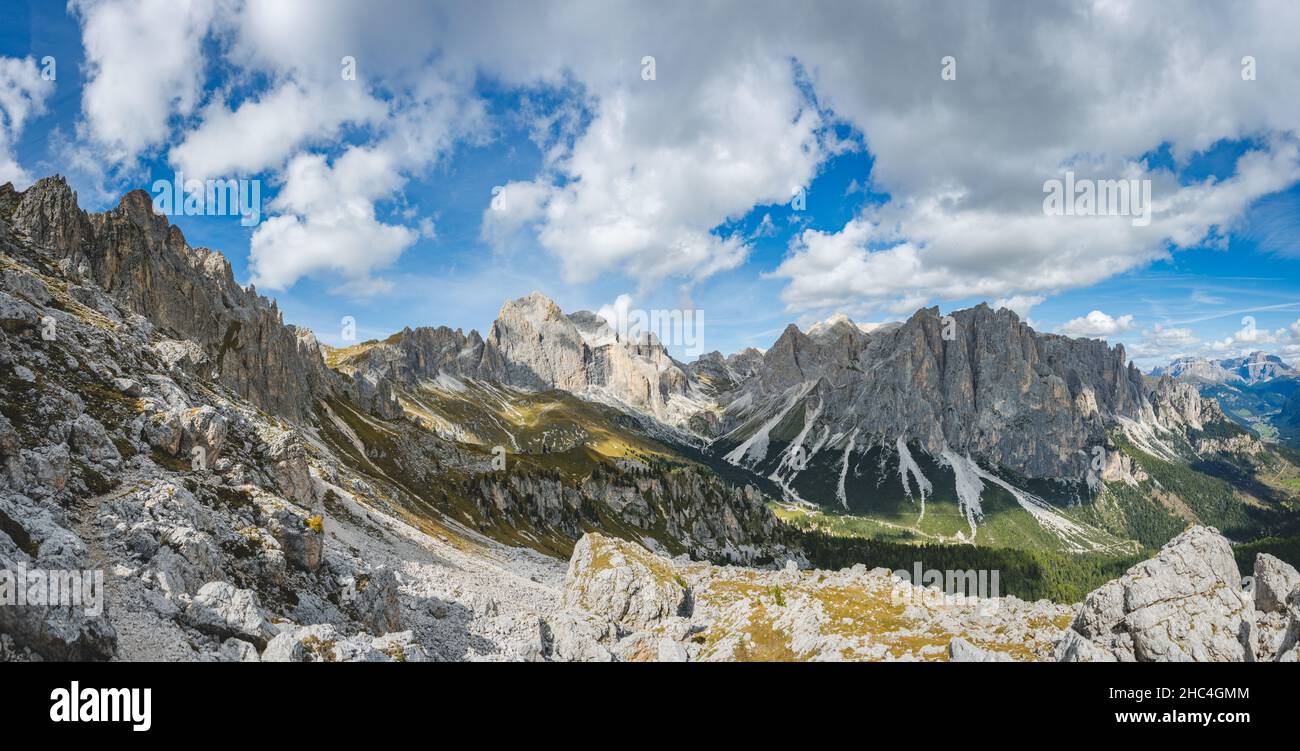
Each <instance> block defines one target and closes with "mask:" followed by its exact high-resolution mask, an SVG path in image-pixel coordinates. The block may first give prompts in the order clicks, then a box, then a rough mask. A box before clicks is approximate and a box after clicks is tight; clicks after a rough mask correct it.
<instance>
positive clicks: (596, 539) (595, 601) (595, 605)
mask: <svg viewBox="0 0 1300 751" xmlns="http://www.w3.org/2000/svg"><path fill="white" fill-rule="evenodd" d="M598 551H599V555H600V556H602V557H604V556H608V558H609V559H610V561H609V565H596V564H597V563H598V562H597V560H596V559H597V553H598ZM562 602H563V605H564V606H565V607H569V608H581V609H583V610H587V611H590V612H593V613H599V614H601V615H603V616H604V617H606V618H608V619H610V620H611V621H613V622H615V623H618V624H619V625H621V626H623V627H625V628H627V629H628V630H629V631H641V630H646V629H649V628H651V627H653V626H654V625H655V624H657V623H659V622H661V621H663V620H665V619H667V618H670V617H672V616H678V615H686V612H685V611H686V606H687V592H686V588H685V587H684V586H682V584H681V582H679V581H678V580H677V579H676V578H675V576H674V574H673V573H672V571H671V569H669V568H668V566H667V565H666V564H665V563H664V562H663V560H662V559H656V558H655V557H654V556H653V555H651V554H650V553H648V552H646V551H644V550H642V549H641V548H639V547H637V546H636V545H634V544H632V543H627V542H623V541H621V540H615V539H612V538H607V537H604V536H602V535H598V534H595V533H587V534H586V535H583V537H582V539H581V540H579V541H578V544H577V545H576V546H574V549H573V557H572V558H570V559H569V570H568V573H567V574H566V575H565V577H564V595H563V598H562Z"/></svg>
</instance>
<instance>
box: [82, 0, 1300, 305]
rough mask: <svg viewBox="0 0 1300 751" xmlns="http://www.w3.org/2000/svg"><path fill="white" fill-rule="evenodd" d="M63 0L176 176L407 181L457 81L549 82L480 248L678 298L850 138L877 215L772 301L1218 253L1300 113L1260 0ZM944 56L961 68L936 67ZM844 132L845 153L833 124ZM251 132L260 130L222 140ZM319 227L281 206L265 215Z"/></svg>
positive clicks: (1084, 278) (108, 90) (809, 262)
mask: <svg viewBox="0 0 1300 751" xmlns="http://www.w3.org/2000/svg"><path fill="white" fill-rule="evenodd" d="M74 2H75V4H74V7H75V8H76V9H77V12H78V14H79V15H80V17H81V19H82V25H83V39H84V42H85V46H86V52H87V55H86V59H87V70H88V76H89V83H88V84H87V87H86V91H85V93H84V97H83V111H84V116H85V123H86V127H87V131H88V133H89V134H90V135H91V136H92V137H93V138H94V139H95V140H96V142H98V143H101V144H104V145H105V148H106V150H107V151H108V153H109V154H110V155H111V156H112V157H113V158H118V159H128V158H131V157H132V156H133V155H135V154H138V153H139V152H141V151H142V150H145V149H148V148H150V147H152V146H154V145H156V144H158V143H159V142H161V141H162V140H163V139H164V138H165V137H166V136H167V134H168V129H169V127H171V124H172V123H179V124H178V125H177V127H179V128H184V129H190V128H191V127H192V128H193V130H186V132H185V133H184V134H183V137H182V138H180V139H178V141H179V143H180V145H179V146H178V147H177V148H176V149H174V151H173V153H172V155H171V156H172V159H173V162H174V163H177V164H179V165H185V166H187V167H188V168H192V169H193V170H195V171H196V172H204V171H227V170H228V171H241V170H249V171H252V170H257V169H273V170H277V171H279V170H280V169H281V165H285V164H293V163H295V162H296V161H297V160H298V159H299V158H302V157H310V156H311V155H312V151H311V150H312V149H313V148H315V144H317V142H318V141H319V140H320V139H332V138H335V137H336V136H337V134H338V133H339V132H340V129H342V128H347V127H349V126H350V125H360V126H362V128H363V131H364V132H363V133H361V134H358V138H359V139H360V140H361V141H363V145H364V146H365V147H366V148H367V149H370V150H371V151H373V152H379V151H382V152H384V153H386V154H387V157H386V158H388V159H389V160H391V165H392V168H393V169H394V170H396V171H397V172H398V173H400V174H403V175H407V176H411V175H416V174H418V173H420V172H421V171H422V170H424V169H426V168H427V167H428V165H430V164H432V163H434V162H436V161H437V160H438V159H439V158H441V156H442V155H444V154H445V153H447V152H448V151H449V150H450V149H452V148H454V146H455V145H456V144H457V143H460V142H463V141H465V140H474V139H482V138H484V137H486V136H485V132H490V130H491V124H488V123H487V118H486V115H485V113H484V109H483V107H482V104H481V103H480V102H478V101H477V100H476V99H475V97H474V96H473V95H472V94H471V93H470V92H471V91H472V89H473V87H474V86H475V85H476V82H477V81H482V80H488V81H492V82H493V83H494V84H500V85H501V86H503V87H504V88H506V89H509V90H522V91H524V92H532V91H535V90H541V91H546V92H557V91H558V92H562V93H563V97H562V98H563V100H564V101H563V102H562V103H560V104H559V105H557V106H556V108H554V109H553V110H550V111H546V112H538V113H534V114H535V115H536V123H537V126H538V127H537V134H538V137H539V139H540V140H539V146H542V147H543V148H542V150H543V154H544V166H543V169H542V171H541V174H538V175H536V176H532V177H530V178H525V179H516V180H514V181H512V182H509V183H507V184H505V185H503V186H500V187H501V188H502V190H501V191H499V195H498V196H497V198H500V199H502V200H501V201H500V202H499V203H498V205H496V206H495V207H494V208H492V209H489V210H487V211H485V212H484V214H483V219H482V236H483V237H484V238H486V239H488V240H489V241H492V242H496V243H503V242H505V241H506V240H507V239H508V238H511V237H515V236H517V235H518V234H519V233H524V236H526V237H530V238H533V237H535V239H536V242H537V243H538V244H540V245H541V246H542V247H543V248H544V249H546V250H547V251H549V252H550V253H551V254H552V255H553V256H554V257H555V258H556V259H557V260H558V262H559V266H560V268H561V269H562V270H563V272H564V274H565V276H566V277H567V278H568V279H569V280H571V281H575V282H582V281H588V280H591V279H593V278H594V277H596V276H597V275H601V274H608V273H615V274H623V275H626V276H628V277H631V278H634V279H636V280H638V281H640V282H642V283H643V284H646V285H652V284H655V283H658V282H660V281H662V280H665V279H670V278H672V279H681V280H683V281H685V282H686V283H687V284H690V283H692V282H694V281H698V280H699V279H702V278H705V277H708V276H710V275H712V274H716V273H718V272H720V271H723V270H727V269H731V268H735V267H737V266H739V265H740V264H742V263H744V262H745V261H746V259H747V258H748V254H749V245H748V243H749V242H750V240H751V238H747V237H744V236H737V235H735V234H731V233H730V232H728V231H727V230H725V229H720V228H722V227H725V226H727V224H728V222H729V220H732V219H735V218H737V217H740V216H743V215H745V214H747V213H748V212H749V211H751V210H753V209H754V208H755V207H756V206H757V207H762V206H764V205H766V204H775V203H784V202H785V201H787V200H789V197H790V191H791V189H792V188H794V187H795V186H807V185H808V184H809V183H810V182H811V180H812V179H813V178H814V177H815V176H816V174H817V172H818V170H819V169H820V168H821V167H822V166H823V165H824V164H825V163H826V161H827V160H828V159H829V158H831V157H832V156H833V155H834V154H836V153H841V152H842V151H844V150H845V149H849V148H857V147H858V146H859V145H865V146H866V148H868V149H869V150H870V152H871V156H872V164H873V167H872V170H871V172H870V174H865V175H861V176H857V177H855V180H857V183H856V184H857V185H859V186H861V185H865V184H870V185H871V186H872V190H873V192H879V193H882V194H888V195H889V196H890V200H889V201H888V203H886V204H884V205H876V206H872V207H870V208H868V209H867V210H865V211H864V212H863V213H862V214H861V215H860V216H857V217H854V218H852V219H851V220H849V221H848V222H846V223H845V224H844V225H842V226H841V227H838V228H835V227H832V228H827V227H824V226H822V227H817V228H810V229H806V230H804V231H803V232H801V233H800V234H799V235H798V236H797V237H796V238H795V241H794V242H793V243H792V244H791V247H790V250H789V256H788V257H787V258H786V259H785V261H784V262H783V263H781V264H780V265H779V267H778V268H777V269H776V270H775V273H774V275H773V276H774V278H777V279H782V280H784V281H785V288H784V291H783V292H782V299H783V300H784V302H785V303H786V306H787V307H788V308H789V309H791V310H796V311H804V310H814V309H818V310H824V309H834V308H839V309H845V310H853V311H854V312H855V313H858V314H861V313H863V312H866V311H868V310H873V309H878V310H882V311H888V312H891V313H899V314H903V313H906V312H908V309H909V308H914V307H916V306H919V305H923V304H927V303H930V302H935V301H942V300H953V299H959V298H966V297H977V298H983V299H1004V300H1008V301H1020V303H1021V304H1022V305H1023V303H1024V302H1026V301H1028V300H1031V299H1034V298H1042V297H1046V296H1049V295H1051V294H1054V293H1056V292H1059V291H1061V290H1065V289H1070V288H1077V287H1082V286H1087V285H1090V284H1094V283H1096V282H1099V281H1102V280H1104V279H1107V278H1110V277H1113V276H1115V275H1117V274H1120V273H1123V272H1125V271H1129V270H1132V269H1136V268H1140V267H1143V266H1145V265H1147V264H1149V263H1151V262H1153V261H1155V260H1157V259H1162V258H1167V257H1168V255H1169V253H1170V249H1171V248H1173V249H1177V248H1185V247H1189V246H1193V245H1197V244H1200V243H1218V242H1221V241H1222V235H1223V233H1225V232H1228V231H1230V230H1231V229H1232V228H1233V227H1234V226H1235V225H1236V224H1237V222H1238V221H1239V220H1240V217H1241V216H1242V215H1243V213H1244V212H1245V210H1246V208H1247V207H1248V206H1250V205H1251V204H1252V203H1253V202H1255V201H1257V200H1258V199H1259V198H1260V197H1262V196H1267V195H1269V194H1271V193H1275V192H1277V191H1279V190H1282V189H1285V188H1286V187H1288V186H1290V185H1292V184H1294V183H1295V182H1296V181H1297V179H1300V154H1298V153H1297V149H1296V144H1295V141H1294V135H1293V134H1294V133H1295V131H1296V129H1297V125H1298V124H1300V99H1298V98H1296V97H1295V96H1293V92H1292V91H1291V90H1290V88H1289V87H1290V85H1291V84H1290V79H1289V78H1287V77H1286V76H1285V75H1281V74H1276V73H1272V72H1278V71H1288V70H1297V69H1300V48H1298V47H1297V46H1296V45H1294V44H1293V42H1292V40H1291V39H1290V35H1289V34H1287V33H1286V32H1287V30H1288V29H1291V28H1294V27H1296V26H1297V25H1300V6H1293V5H1285V4H1283V5H1278V4H1275V3H1270V2H1264V1H1262V0H1261V1H1260V2H1255V3H1245V4H1238V5H1233V6H1226V5H1220V4H1212V3H1211V4H1206V3H1187V4H1180V5H1179V6H1178V8H1177V9H1175V10H1171V9H1170V8H1169V7H1168V6H1165V5H1156V4H1151V3H1139V2H1115V1H1114V0H1092V1H1091V2H1066V1H1065V0H1062V1H1060V2H1049V1H1046V0H1045V1H1044V2H1036V3H1033V4H1031V5H1029V6H1024V7H1021V6H1018V5H1017V6H1012V5H1009V4H1007V3H1002V2H996V0H984V1H980V0H976V1H973V2H964V3H959V4H954V5H952V6H945V8H944V11H943V12H935V9H934V7H932V6H930V5H928V4H924V3H914V2H905V1H902V0H900V1H898V2H878V3H870V4H867V3H843V4H824V5H821V6H819V7H818V8H817V11H816V12H807V13H804V12H798V13H792V12H790V10H789V8H787V7H785V6H783V5H781V4H776V3H740V2H735V3H716V4H706V5H701V4H698V3H686V2H682V3H666V4H653V5H649V6H648V5H646V4H638V3H593V4H584V3H560V4H545V5H543V4H537V3H518V4H513V3H492V2H484V3H473V4H469V3H466V4H457V5H455V6H444V5H439V4H433V3H424V2H414V1H413V2H400V1H399V0H386V1H379V2H376V3H365V4H363V3H349V2H309V1H308V0H281V1H280V2H274V3H246V2H242V1H241V0H186V1H184V2H167V3H163V2H162V0H145V3H144V6H143V10H142V11H137V12H133V13H128V12H127V10H126V9H127V5H126V3H124V2H121V1H120V0H74ZM214 8H219V10H214ZM210 35H217V36H218V37H219V38H220V41H221V44H219V45H214V46H215V47H216V48H217V49H218V50H219V54H222V55H223V56H224V57H223V63H224V64H225V65H227V66H232V67H233V68H234V69H236V71H237V79H238V80H239V81H240V82H245V81H267V82H268V83H266V85H265V86H264V87H263V88H261V89H260V90H258V91H256V92H255V93H253V94H252V95H251V96H248V97H244V98H236V99H237V100H238V101H233V100H232V101H227V99H226V98H225V97H219V98H217V99H216V100H215V101H210V102H206V103H204V102H202V101H200V100H201V97H200V93H199V90H198V88H197V86H198V84H197V81H198V76H200V75H201V73H202V71H203V70H204V69H205V68H204V63H205V62H207V61H205V60H204V59H203V55H202V52H203V49H204V45H203V41H204V40H205V39H206V38H208V37H209V36H210ZM1098 49H1106V50H1107V54H1106V55H1105V56H1104V59H1102V58H1098V56H1097V54H1096V50H1098ZM1243 54H1251V55H1253V56H1255V57H1256V59H1257V60H1258V61H1259V66H1260V71H1261V72H1260V75H1259V77H1258V80H1255V81H1249V82H1247V81H1243V80H1242V79H1241V76H1240V67H1239V65H1238V63H1239V61H1240V59H1241V56H1242V55H1243ZM345 55H346V56H353V57H355V59H356V61H357V69H358V80H357V81H356V82H355V83H356V84H358V85H357V86H356V87H355V90H356V91H355V93H343V92H342V91H340V90H339V89H338V88H337V83H336V82H337V79H338V73H339V64H340V59H341V58H342V57H343V56H345ZM947 55H951V56H953V57H955V58H956V60H957V71H958V75H957V80H955V81H944V80H942V79H941V78H940V76H939V71H940V62H939V61H940V59H941V58H943V57H944V56H947ZM645 56H654V57H655V60H656V76H655V78H654V79H653V80H645V79H644V78H643V77H642V75H641V74H642V60H643V58H644V57H645ZM875 71H888V74H887V75H868V74H867V73H870V72H875ZM1133 71H1142V72H1143V75H1141V76H1135V75H1133ZM1189 101H1195V102H1199V103H1202V105H1203V106H1198V107H1195V108H1188V107H1187V106H1186V103H1187V102H1189ZM377 102H382V103H383V104H385V105H386V110H385V111H384V112H383V113H382V114H380V113H378V112H377V110H376V103H377ZM840 124H843V125H847V126H849V127H848V130H849V131H850V132H852V133H853V134H854V136H853V140H852V141H843V140H841V139H840V138H838V137H837V136H836V135H835V132H834V130H833V129H832V127H831V126H832V125H840ZM1027 124H1032V127H1027ZM245 126H248V130H256V131H258V135H257V136H256V137H254V138H251V139H250V140H249V141H248V143H247V144H244V146H245V147H246V148H244V149H243V150H242V151H240V150H230V149H228V148H227V147H228V145H229V144H230V143H231V140H230V139H231V137H232V136H231V134H232V133H235V132H237V131H238V129H240V128H244V127H245ZM252 126H257V127H256V128H254V127H252ZM1287 134H1292V135H1287ZM1246 138H1249V139H1251V142H1252V143H1253V144H1255V148H1254V150H1253V151H1252V152H1250V153H1249V154H1247V155H1246V156H1244V157H1242V158H1241V159H1240V160H1239V162H1238V164H1237V166H1236V170H1235V172H1234V173H1233V174H1232V175H1231V176H1230V177H1227V178H1226V179H1213V178H1210V179H1206V180H1204V181H1202V182H1199V183H1192V184H1184V183H1183V182H1182V181H1180V179H1179V176H1178V175H1176V174H1174V173H1171V172H1168V171H1165V170H1162V169H1155V168H1153V167H1152V166H1151V165H1149V164H1147V163H1146V162H1144V161H1142V157H1143V155H1144V154H1146V153H1148V152H1150V151H1153V150H1156V149H1159V148H1161V147H1162V146H1167V147H1168V150H1169V153H1171V154H1172V155H1173V157H1174V160H1175V163H1176V164H1177V165H1182V164H1184V163H1185V161H1186V159H1187V158H1188V156H1189V155H1192V154H1194V153H1196V152H1197V151H1200V150H1203V149H1206V148H1208V147H1210V146H1211V145H1213V144H1215V143H1216V142H1219V141H1220V140H1223V139H1246ZM329 156H334V157H335V158H336V159H337V158H338V157H337V156H336V155H335V154H330V155H329ZM335 164H337V162H335ZM1066 169H1070V170H1073V171H1075V172H1077V173H1078V174H1079V175H1081V176H1085V177H1097V178H1119V177H1127V178H1134V179H1149V180H1151V181H1152V188H1153V205H1152V210H1153V217H1152V222H1151V224H1150V225H1148V226H1145V227H1142V226H1135V225H1134V224H1133V222H1131V221H1130V220H1129V218H1128V217H1104V218H1093V217H1050V216H1045V215H1044V214H1043V211H1042V192H1041V187H1042V184H1043V181H1044V180H1046V179H1049V178H1053V177H1060V176H1061V174H1062V172H1063V171H1065V170H1066ZM281 177H282V179H284V180H285V182H286V184H287V183H288V181H289V179H290V178H288V177H285V176H283V175H282V176H281ZM859 177H860V178H861V179H860V180H858V178H859ZM383 198H384V196H382V195H374V196H370V197H369V199H368V200H374V201H377V200H382V199H383ZM488 199H489V196H483V200H484V202H485V203H486V202H487V201H488ZM369 208H370V211H369V213H372V214H373V205H371V206H370V207H369ZM322 210H323V211H325V213H326V214H327V215H333V214H334V213H335V211H336V209H335V208H334V207H324V208H322ZM361 213H363V214H364V213H367V212H366V211H362V212H361ZM310 221H311V216H310V215H309V214H308V213H301V214H295V215H294V216H293V217H288V216H286V217H285V219H284V221H282V222H279V223H278V226H279V227H281V228H289V227H295V226H304V227H305V226H306V224H309V223H310ZM295 222H296V223H297V224H295ZM372 229H373V228H372ZM268 231H269V229H268V230H266V231H263V233H262V237H263V238H266V237H270V235H269V234H266V232H268ZM412 231H414V230H412ZM395 244H397V245H400V243H395ZM291 247H300V245H299V244H293V245H291ZM263 262H264V263H267V264H270V263H271V261H270V259H263V260H260V261H259V263H263ZM288 267H289V269H290V270H289V271H287V272H285V273H282V274H270V269H271V268H272V266H270V265H268V266H266V269H267V270H268V274H270V276H269V277H268V278H278V279H291V278H295V274H294V272H292V268H296V267H295V266H294V265H293V264H288ZM320 267H321V263H315V264H303V265H301V268H303V269H308V268H320ZM340 267H341V268H342V267H350V266H349V265H348V264H341V265H340ZM373 268H377V267H371V268H370V269H368V270H367V271H366V273H369V271H370V270H373ZM1028 307H1029V306H1028V305H1024V309H1025V311H1027V310H1028Z"/></svg>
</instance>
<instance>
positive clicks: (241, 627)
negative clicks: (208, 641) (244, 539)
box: [185, 582, 277, 648]
mask: <svg viewBox="0 0 1300 751" xmlns="http://www.w3.org/2000/svg"><path fill="white" fill-rule="evenodd" d="M185 615H186V617H187V618H188V619H189V621H190V623H191V624H192V625H193V626H194V627H195V628H196V629H198V630H200V631H203V632H206V633H210V634H214V635H216V636H220V637H223V638H236V639H242V640H245V641H248V642H251V643H252V644H254V645H256V646H257V647H259V648H264V647H265V646H266V643H267V642H268V641H269V640H270V639H272V638H273V637H274V636H275V635H276V633H277V631H276V629H275V628H273V627H272V626H271V623H270V621H269V620H268V619H267V613H266V611H265V610H263V609H262V605H261V603H260V602H258V599H257V593H256V592H253V591H252V590H248V589H238V588H236V587H235V586H234V585H231V584H229V583H227V582H209V583H207V584H204V585H203V586H202V587H201V588H200V589H199V591H198V594H196V595H195V596H194V600H193V601H192V602H191V603H190V606H189V608H188V609H187V610H186V613H185Z"/></svg>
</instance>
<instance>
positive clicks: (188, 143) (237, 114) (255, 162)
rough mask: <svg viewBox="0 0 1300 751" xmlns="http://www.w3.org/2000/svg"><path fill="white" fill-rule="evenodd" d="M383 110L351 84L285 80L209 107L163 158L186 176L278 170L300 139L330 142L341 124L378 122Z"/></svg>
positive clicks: (384, 110)
mask: <svg viewBox="0 0 1300 751" xmlns="http://www.w3.org/2000/svg"><path fill="white" fill-rule="evenodd" d="M386 110H387V107H386V106H385V105H384V104H383V103H382V102H380V101H378V100H376V99H374V98H373V97H371V96H370V95H369V94H367V93H366V92H365V90H364V89H362V88H361V87H360V86H358V85H356V84H355V83H354V82H348V81H342V80H339V81H338V83H337V84H334V85H332V86H329V87H323V86H313V87H311V88H306V87H303V86H301V85H299V84H297V83H293V82H287V83H284V84H282V85H280V86H279V87H278V88H276V89H274V90H272V91H270V92H268V93H267V94H266V95H264V96H262V97H261V98H259V99H255V100H250V101H246V102H244V103H243V104H241V105H240V106H239V107H238V108H237V109H234V110H231V109H230V108H229V107H228V106H227V105H226V103H225V102H222V101H214V102H212V103H210V104H209V105H208V106H207V107H206V108H205V109H204V111H203V113H202V123H201V124H200V125H199V127H197V128H196V129H194V130H192V131H190V132H189V134H188V135H187V136H186V137H185V140H184V141H183V142H181V143H180V144H179V145H177V146H176V147H175V148H173V149H172V150H171V153H170V157H169V158H170V160H171V163H172V165H173V166H175V167H176V168H177V169H179V170H181V171H182V172H184V173H185V176H186V177H187V178H190V177H193V178H197V179H200V180H204V179H207V178H210V177H211V178H218V177H233V176H237V175H248V174H255V173H258V172H261V171H263V170H266V169H270V168H279V167H280V166H281V165H282V164H283V163H284V161H285V160H286V159H287V158H288V157H289V155H290V154H292V153H293V152H294V150H296V149H297V148H298V147H300V146H301V145H303V144H304V142H306V141H309V140H321V139H326V138H333V137H335V136H337V134H338V132H339V129H340V128H341V127H342V126H343V125H344V124H347V123H365V122H371V121H375V120H379V119H382V118H383V117H384V115H385V114H386Z"/></svg>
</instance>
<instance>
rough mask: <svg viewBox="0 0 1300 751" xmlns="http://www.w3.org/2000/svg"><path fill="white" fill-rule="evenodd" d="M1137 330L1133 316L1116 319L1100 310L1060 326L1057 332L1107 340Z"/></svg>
mask: <svg viewBox="0 0 1300 751" xmlns="http://www.w3.org/2000/svg"><path fill="white" fill-rule="evenodd" d="M1135 328H1137V325H1136V324H1135V323H1134V322H1133V316H1132V315H1122V316H1119V317H1118V318H1115V317H1112V316H1109V315H1107V314H1105V313H1103V312H1101V311H1100V310H1094V311H1092V312H1091V313H1089V314H1088V315H1086V316H1083V317H1082V318H1075V319H1073V320H1070V321H1066V322H1065V323H1063V324H1061V325H1060V326H1058V327H1057V328H1056V331H1057V333H1060V334H1065V335H1066V336H1075V337H1088V338H1090V339H1105V338H1106V337H1108V336H1114V335H1116V334H1120V333H1123V332H1125V331H1132V330H1134V329H1135Z"/></svg>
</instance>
